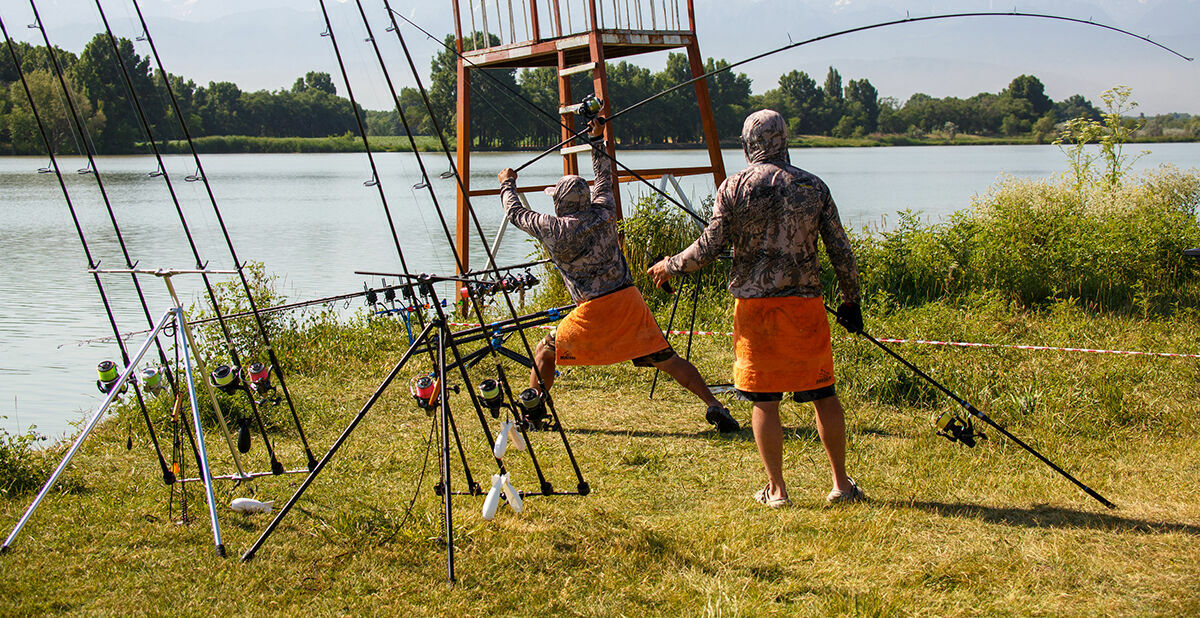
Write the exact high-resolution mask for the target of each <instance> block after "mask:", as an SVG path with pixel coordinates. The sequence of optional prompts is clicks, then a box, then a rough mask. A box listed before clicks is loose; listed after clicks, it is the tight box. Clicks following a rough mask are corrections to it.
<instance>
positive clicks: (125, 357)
mask: <svg viewBox="0 0 1200 618" xmlns="http://www.w3.org/2000/svg"><path fill="white" fill-rule="evenodd" d="M37 23H38V25H39V27H40V25H41V20H40V19H39V20H38V22H37ZM0 31H2V32H3V33H4V41H5V44H6V46H7V47H8V53H9V55H10V56H11V57H12V61H13V66H14V67H15V68H16V70H17V76H18V77H19V78H20V80H21V87H22V88H23V89H24V91H25V97H26V98H27V99H28V100H29V109H30V111H32V112H33V119H34V122H35V123H36V124H37V128H38V133H39V134H40V135H41V138H42V143H43V144H44V145H45V147H46V153H47V154H48V155H49V156H50V166H51V167H52V168H53V170H54V175H55V177H56V178H57V179H58V186H59V188H60V189H61V190H62V194H63V199H64V200H65V201H66V203H67V210H68V211H69V212H70V213H71V221H72V223H74V224H75V233H76V234H77V235H78V236H79V243H80V244H81V245H82V246H83V254H84V257H85V258H86V259H87V263H88V270H89V271H94V270H95V269H96V268H98V267H99V263H98V262H97V261H96V260H95V259H93V258H92V252H91V249H90V248H89V247H88V243H87V237H86V236H85V235H84V233H83V226H82V225H81V224H80V222H79V216H78V214H77V213H76V211H75V204H74V203H73V202H72V201H71V194H70V192H69V191H67V184H66V181H65V180H64V179H63V175H62V169H61V168H60V167H59V165H58V157H57V156H55V154H54V144H53V142H51V141H50V137H49V134H48V133H47V132H46V125H45V123H44V122H43V121H42V116H41V112H39V111H38V106H37V103H36V102H35V101H34V98H33V92H32V91H31V90H30V89H29V82H28V81H27V80H26V79H25V71H24V70H23V69H22V68H21V60H20V58H18V57H17V52H16V48H15V47H14V45H13V42H12V39H11V38H9V36H8V28H6V27H5V26H4V20H3V19H0ZM51 57H52V58H53V57H54V54H53V53H51ZM56 62H57V60H56ZM66 96H67V98H68V102H69V101H70V98H69V97H70V94H69V93H68V94H67V95H66ZM72 111H73V110H72ZM39 171H40V170H39ZM110 213H111V209H110ZM113 224H114V225H116V221H115V220H114V221H113ZM121 246H122V249H124V244H123V243H122V245H121ZM126 255H127V256H128V254H126ZM92 278H93V279H94V280H95V283H96V290H97V291H98V292H99V293H100V302H101V304H103V305H104V313H105V315H107V317H108V323H109V325H110V326H111V327H112V329H113V334H114V336H116V339H117V347H118V349H120V351H121V360H122V361H123V362H124V364H125V366H126V367H128V366H129V362H130V357H129V351H128V350H127V349H126V347H125V342H124V341H123V340H121V338H120V334H121V331H120V329H119V328H118V327H117V319H116V317H115V315H114V314H113V310H112V305H111V304H110V303H109V302H108V295H107V294H106V293H105V290H104V284H103V283H101V281H100V275H99V274H98V273H96V272H92ZM133 281H134V285H137V278H136V277H134V280H133ZM137 290H138V297H139V298H141V300H142V306H143V307H145V306H146V301H145V297H144V296H142V291H141V287H140V286H139V287H138V288H137ZM158 348H159V349H158V351H159V354H163V350H162V346H161V345H160V346H158ZM163 358H164V360H165V357H163ZM163 366H164V368H165V367H166V363H165V362H164V364H163ZM168 382H170V384H171V386H172V389H174V386H175V384H174V381H172V380H168ZM133 392H134V394H135V395H136V397H137V402H138V408H139V410H140V411H141V413H142V419H143V420H144V421H145V422H146V429H147V431H148V432H149V435H150V441H151V443H153V445H154V452H155V454H156V455H157V456H158V465H159V468H160V469H161V471H162V479H163V483H164V484H166V485H171V484H173V483H175V480H176V479H175V473H174V472H172V471H171V469H170V467H168V466H167V462H166V459H165V458H164V457H163V453H162V448H161V447H160V446H159V444H158V436H157V435H156V433H155V431H154V423H153V422H152V421H151V420H150V414H149V412H148V411H147V409H146V402H145V400H144V399H143V398H142V390H141V387H140V385H139V384H138V383H137V382H135V383H134V385H133Z"/></svg>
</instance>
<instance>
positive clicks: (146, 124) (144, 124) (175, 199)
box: [95, 0, 283, 474]
mask: <svg viewBox="0 0 1200 618" xmlns="http://www.w3.org/2000/svg"><path fill="white" fill-rule="evenodd" d="M95 4H96V10H97V11H98V12H99V13H100V21H101V22H102V23H103V24H104V32H105V34H106V35H107V39H108V43H109V46H110V47H111V48H112V52H113V55H114V56H115V57H116V58H117V65H118V66H119V68H120V69H121V77H122V81H123V82H124V84H125V90H126V92H127V93H128V94H129V98H130V101H131V102H132V103H133V107H134V111H135V112H136V113H137V117H138V121H139V122H140V124H141V129H142V131H143V132H144V133H145V135H146V142H147V144H148V145H149V147H150V150H151V152H152V153H153V154H154V160H155V162H156V163H157V164H158V168H157V170H156V171H154V172H152V173H151V174H150V175H151V176H152V177H153V176H161V177H162V179H163V182H164V183H165V184H166V187H167V193H168V194H169V195H170V197H171V203H172V204H174V206H175V211H176V212H177V213H179V216H180V221H181V222H182V223H183V226H184V231H185V232H188V230H187V222H186V221H184V220H183V208H182V207H181V205H180V203H179V196H178V195H177V194H176V193H175V183H174V182H172V181H171V174H170V172H169V171H168V170H167V166H166V163H165V162H164V161H163V157H162V153H161V152H160V151H159V149H158V142H157V140H156V139H155V135H154V130H153V129H152V128H151V126H150V121H149V120H147V118H146V111H145V109H144V108H143V107H142V101H141V96H139V95H138V93H137V90H136V89H135V88H134V85H133V78H132V77H131V76H130V74H129V67H128V65H126V64H125V58H124V57H123V55H122V54H121V47H120V44H119V43H118V42H117V37H116V35H115V34H113V30H112V27H111V25H110V24H109V22H108V15H106V14H105V13H104V7H103V6H102V5H101V4H100V0H95ZM188 240H189V242H191V234H190V232H188ZM192 249H193V252H194V251H195V244H194V243H192ZM196 261H197V263H198V264H199V263H200V257H199V254H198V253H197V254H196ZM207 282H208V281H207V276H205V283H206V284H207ZM207 290H208V293H209V298H210V300H212V303H213V306H214V307H216V309H215V310H214V312H215V315H216V316H217V318H218V319H217V321H218V323H219V324H220V327H221V332H222V334H223V335H224V337H225V347H226V350H228V352H229V358H230V361H231V362H232V363H233V365H234V366H235V367H242V361H241V358H240V356H239V355H238V352H237V350H236V349H235V347H234V345H233V340H232V338H231V337H230V332H229V327H228V326H227V324H226V322H225V319H224V317H223V316H222V315H221V310H220V307H219V306H218V303H217V298H216V295H215V294H213V290H212V288H211V287H207ZM238 390H243V392H244V393H245V394H246V399H247V401H249V403H250V414H251V417H252V418H253V420H254V423H255V425H256V426H257V427H258V430H259V435H260V436H262V441H263V446H264V447H265V448H266V450H267V457H268V461H269V463H270V466H271V472H272V473H273V474H282V473H283V464H282V463H280V461H279V459H278V458H277V457H276V456H275V448H274V446H273V445H272V444H271V437H270V436H269V435H268V434H267V426H266V423H264V422H263V419H262V415H261V414H260V413H259V410H258V402H257V401H256V400H255V398H254V396H253V395H252V394H251V393H250V392H249V391H248V390H245V389H238ZM242 422H243V423H244V422H245V421H242ZM243 426H244V425H243Z"/></svg>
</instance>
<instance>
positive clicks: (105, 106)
mask: <svg viewBox="0 0 1200 618" xmlns="http://www.w3.org/2000/svg"><path fill="white" fill-rule="evenodd" d="M117 49H118V50H119V53H120V59H119V60H118V57H117V55H116V52H114V51H113V46H112V43H110V41H109V38H108V36H107V35H105V34H97V35H96V36H95V37H93V38H92V40H91V41H89V42H88V44H87V45H85V46H84V48H83V51H82V52H80V54H79V60H78V62H76V63H75V65H74V66H73V67H72V70H71V74H72V76H73V77H74V78H75V81H76V82H77V83H78V84H79V86H80V87H81V88H82V89H83V91H84V92H85V93H86V94H87V98H88V100H89V101H90V102H91V103H92V106H93V107H94V108H96V109H97V110H98V111H100V112H102V113H103V114H104V116H105V118H106V119H107V122H106V123H105V125H104V128H103V129H101V130H100V132H99V133H98V134H97V135H94V136H93V137H94V139H95V142H96V148H97V149H98V150H99V151H100V152H103V153H117V152H131V151H133V150H134V147H135V146H134V145H135V144H136V143H137V142H138V141H142V140H145V139H146V131H145V129H144V128H143V126H142V122H141V120H140V119H139V117H138V111H137V108H136V107H135V103H134V98H135V97H136V99H137V101H138V102H139V103H140V104H141V106H142V110H143V112H144V113H145V115H146V117H147V122H149V123H150V124H151V125H152V129H151V130H152V131H153V126H154V125H157V124H159V123H161V121H162V120H163V119H164V118H165V108H164V106H163V103H164V102H163V100H161V99H159V98H158V97H157V96H151V95H156V94H157V90H158V89H157V88H156V87H155V84H154V79H153V74H152V73H151V70H150V58H149V57H145V58H143V57H141V56H139V55H138V54H137V52H136V51H134V48H133V42H132V41H130V40H129V39H125V38H121V39H118V40H117ZM122 62H123V63H124V68H125V71H126V72H128V75H129V79H130V81H131V82H132V88H133V92H132V94H131V93H130V86H129V85H128V84H127V83H126V81H125V77H124V75H123V74H122V66H121V63H122ZM155 137H157V132H155Z"/></svg>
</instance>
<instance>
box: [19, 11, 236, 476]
mask: <svg viewBox="0 0 1200 618" xmlns="http://www.w3.org/2000/svg"><path fill="white" fill-rule="evenodd" d="M29 5H30V7H31V8H32V9H33V14H34V19H35V23H34V24H33V25H32V27H34V28H37V29H38V30H39V31H41V33H42V40H43V41H44V42H45V45H46V48H47V49H48V50H50V54H49V55H50V59H51V61H52V66H53V67H54V70H55V75H56V76H57V78H58V81H59V85H60V87H61V88H62V89H63V94H64V97H65V99H66V101H67V104H68V105H67V107H68V108H69V110H70V112H71V113H70V117H71V119H72V121H73V122H74V124H75V127H77V128H78V130H79V133H80V136H81V137H82V138H83V145H82V146H81V147H80V149H81V150H82V151H83V152H84V153H85V154H86V156H87V159H88V167H87V168H85V170H83V171H81V173H87V174H91V175H92V176H93V177H94V178H95V180H96V184H97V187H98V188H99V190H100V192H101V196H102V197H103V198H104V203H105V206H106V207H107V208H108V210H109V218H110V220H111V221H112V223H113V227H114V229H115V230H116V233H117V235H118V239H119V240H120V239H121V236H120V229H119V226H118V225H117V223H116V216H115V214H114V213H113V211H112V205H111V202H110V200H109V199H108V194H107V192H106V191H105V189H104V182H103V179H102V178H101V174H100V171H99V167H98V166H97V165H96V162H95V157H94V156H93V153H92V149H91V145H90V144H89V142H88V134H87V129H86V126H85V125H84V124H83V122H82V120H81V119H80V117H79V114H78V112H77V110H76V109H75V105H74V102H73V100H72V97H71V94H70V91H69V90H68V89H67V85H66V80H65V78H64V73H63V70H62V66H61V65H60V64H59V62H58V58H57V54H55V53H54V51H53V50H54V47H53V46H52V45H51V44H50V38H49V34H48V33H47V32H46V29H45V27H44V25H43V24H42V19H41V15H39V13H38V10H37V4H36V2H35V1H34V0H29ZM181 216H182V214H181ZM185 226H186V224H185ZM185 229H186V227H185ZM120 244H121V245H122V249H123V251H124V242H123V241H122V242H121V243H120ZM124 253H125V259H126V263H127V265H128V264H131V263H132V262H131V261H130V258H129V255H128V252H127V251H124ZM197 259H198V258H197ZM128 270H129V271H130V276H131V277H135V280H134V285H135V286H137V285H138V284H137V281H136V273H135V272H134V268H132V267H130V268H129V269H128ZM139 289H140V288H139ZM209 291H210V294H211V288H210V290H209ZM143 309H144V310H145V311H147V312H148V311H149V309H148V308H146V307H145V305H144V304H143ZM155 343H156V345H158V341H157V339H156V340H155ZM159 354H160V359H164V366H166V365H168V363H166V362H165V353H164V352H163V351H162V348H161V345H160V346H159ZM110 372H111V370H110ZM102 379H103V378H102ZM176 392H178V391H176ZM213 402H214V405H215V402H216V400H215V399H214V400H213ZM218 416H220V412H219V409H218ZM221 430H222V432H221V433H222V435H223V437H224V438H225V442H226V445H228V447H229V450H230V453H231V454H232V456H233V460H234V464H235V466H236V467H237V469H238V471H239V472H241V461H240V459H239V458H238V456H237V452H236V449H235V447H234V444H233V440H232V438H230V436H229V433H228V431H227V429H226V427H225V426H224V424H222V425H221ZM160 458H161V454H160Z"/></svg>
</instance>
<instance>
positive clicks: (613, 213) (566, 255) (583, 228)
mask: <svg viewBox="0 0 1200 618" xmlns="http://www.w3.org/2000/svg"><path fill="white" fill-rule="evenodd" d="M605 155H606V153H605V152H604V142H603V141H602V140H599V141H596V142H593V144H592V170H593V171H594V172H595V174H596V182H595V183H594V184H593V186H592V189H591V192H590V193H589V192H588V186H587V181H586V180H584V179H583V178H582V177H580V176H575V175H570V176H564V177H563V178H562V179H561V180H559V181H558V183H557V184H556V185H554V195H553V197H554V212H555V214H554V215H547V214H542V213H539V212H534V211H532V210H530V209H528V208H525V207H524V206H523V205H522V204H521V200H520V199H519V198H518V197H517V181H516V180H515V179H514V180H506V181H504V182H503V183H501V184H500V200H501V202H502V203H503V204H504V214H505V216H506V217H508V220H509V222H511V223H512V224H513V225H515V226H517V227H518V228H520V229H521V230H523V231H525V232H526V233H527V234H529V235H530V236H533V237H534V238H536V239H538V240H539V241H541V243H542V245H544V246H545V247H546V251H547V252H549V253H550V259H551V260H552V261H553V262H554V265H555V266H557V267H558V271H559V272H560V273H561V274H562V278H563V283H565V284H566V286H567V292H568V293H569V294H570V295H571V300H573V301H575V303H576V304H578V303H582V302H583V301H586V300H591V299H593V298H596V297H597V296H602V295H604V294H607V293H609V292H612V291H614V290H617V289H620V288H623V287H626V286H629V285H633V277H632V276H631V275H630V274H629V267H628V266H627V265H626V264H625V256H624V255H623V254H622V253H621V246H620V244H619V243H618V241H617V202H616V199H615V198H614V197H613V181H612V162H610V161H609V159H608V157H607V156H605Z"/></svg>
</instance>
